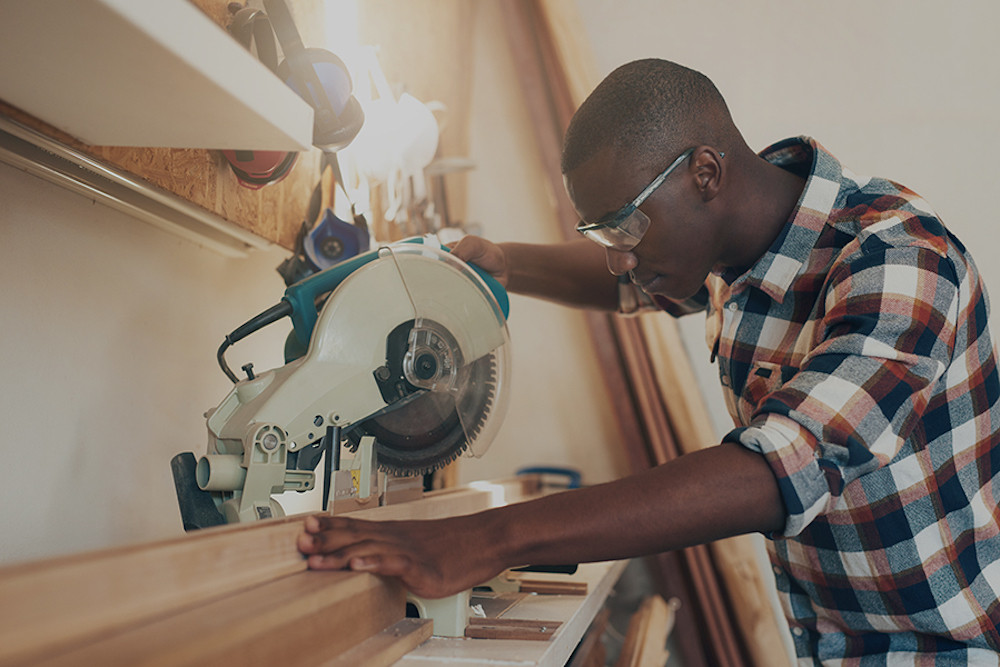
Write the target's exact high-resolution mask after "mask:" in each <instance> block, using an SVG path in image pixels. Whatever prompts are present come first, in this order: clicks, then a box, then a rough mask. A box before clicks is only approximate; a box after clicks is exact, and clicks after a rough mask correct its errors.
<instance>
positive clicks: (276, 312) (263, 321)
mask: <svg viewBox="0 0 1000 667" xmlns="http://www.w3.org/2000/svg"><path fill="white" fill-rule="evenodd" d="M291 313H292V304H290V303H288V302H287V301H285V300H281V301H279V302H278V303H277V304H275V305H273V306H271V307H270V308H268V309H267V310H265V311H264V312H263V313H260V314H259V315H257V316H256V317H254V318H253V319H251V320H248V321H246V322H244V323H243V324H241V325H240V326H238V327H236V329H234V330H233V332H232V333H230V334H229V335H228V336H226V339H225V340H223V341H222V345H221V346H219V352H218V354H217V355H216V356H217V358H218V360H219V366H220V367H221V368H222V372H223V373H225V374H226V377H228V378H229V379H230V380H232V381H233V384H236V383H237V382H239V378H237V377H236V374H235V373H233V372H232V371H231V370H229V364H227V363H226V350H228V349H229V348H230V346H232V344H233V343H235V342H237V341H240V340H243V339H244V338H246V337H247V336H249V335H250V334H252V333H253V332H255V331H257V330H259V329H263V328H264V327H266V326H267V325H268V324H272V323H274V322H277V321H278V320H280V319H281V318H283V317H288V316H289V315H291Z"/></svg>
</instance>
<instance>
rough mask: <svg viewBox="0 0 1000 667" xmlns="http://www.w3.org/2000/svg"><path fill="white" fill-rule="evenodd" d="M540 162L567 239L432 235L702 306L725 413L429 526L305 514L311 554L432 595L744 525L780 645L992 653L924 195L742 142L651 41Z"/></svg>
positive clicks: (991, 457)
mask: <svg viewBox="0 0 1000 667" xmlns="http://www.w3.org/2000/svg"><path fill="white" fill-rule="evenodd" d="M563 173H564V174H565V177H566V187H567V190H568V192H569V194H570V198H571V199H572V201H573V204H574V206H575V207H576V209H577V211H578V212H579V213H580V217H581V219H582V222H581V223H580V225H579V227H578V229H579V230H580V231H581V232H582V233H583V234H584V235H585V236H587V237H589V240H580V241H577V242H573V243H568V244H563V245H558V246H548V247H545V246H531V245H524V244H502V245H494V244H491V243H488V242H486V241H484V240H482V239H476V238H467V239H463V241H462V242H461V243H460V244H458V245H457V246H456V247H455V249H454V252H455V254H456V255H458V256H460V257H462V258H464V259H466V260H469V261H473V262H476V263H478V264H479V265H480V266H482V267H483V268H484V269H486V270H488V271H490V272H492V273H493V274H494V275H496V276H497V277H498V278H499V279H500V280H501V282H504V283H505V284H506V285H507V287H508V288H509V289H510V290H512V291H514V292H520V293H525V294H532V295H535V296H539V297H543V298H548V299H553V300H556V301H559V302H562V303H566V304H572V305H577V306H583V307H603V308H609V309H611V308H619V310H635V309H636V307H637V306H638V307H640V308H648V307H650V306H657V307H659V308H661V309H663V310H667V311H668V312H670V313H672V314H674V315H682V314H685V313H688V312H693V311H697V310H702V311H706V312H707V332H708V340H709V343H710V346H711V348H712V351H713V352H712V354H713V357H715V358H716V359H717V361H718V363H719V374H720V381H721V382H722V384H723V387H724V390H725V391H726V393H727V403H728V408H729V411H730V413H731V414H732V416H733V419H734V421H735V423H736V425H737V428H736V429H735V430H733V431H732V432H730V433H729V434H727V435H726V436H725V438H724V439H723V442H722V444H720V445H719V446H717V447H715V448H712V449H709V450H705V451H700V452H697V453H695V454H689V455H686V456H682V457H680V458H679V459H677V460H675V461H671V462H670V463H667V464H665V465H662V466H659V467H657V468H655V469H652V470H649V471H647V472H644V473H642V474H639V475H635V476H632V477H628V478H625V479H621V480H618V481H615V482H611V483H609V484H604V485H600V486H596V487H591V488H587V489H582V490H579V491H572V492H567V493H565V494H559V495H556V496H552V497H548V498H543V499H540V500H536V501H533V502H530V503H525V504H522V505H515V506H512V507H507V508H501V509H497V510H492V511H489V512H484V513H481V514H477V515H473V516H469V517H459V518H455V519H447V520H444V521H440V522H437V525H434V526H427V525H426V524H425V523H420V522H401V523H389V524H369V523H364V522H357V521H350V520H346V519H343V518H324V519H319V518H311V519H309V520H308V521H307V523H306V533H305V534H304V535H302V536H301V537H300V540H299V547H300V549H301V550H302V551H303V552H304V553H306V554H310V558H309V564H310V566H311V567H314V568H344V567H349V568H352V569H355V570H367V571H374V572H379V573H383V574H388V575H394V576H398V577H400V578H401V579H402V581H403V583H404V584H405V585H406V586H407V587H408V588H410V589H411V590H413V591H414V592H416V593H417V594H420V595H424V596H432V597H433V596H442V595H446V594H449V593H453V592H456V591H459V590H461V589H463V588H467V587H469V586H472V585H474V584H477V583H480V582H482V581H484V580H486V579H488V578H489V577H490V576H492V575H494V574H496V573H497V572H499V571H501V570H502V569H504V568H506V567H509V566H516V565H523V564H526V563H561V562H578V561H595V560H605V559H616V558H625V557H634V556H640V555H645V554H650V553H654V552H658V551H663V550H668V549H677V548H680V547H683V546H687V545H691V544H695V543H701V542H706V541H710V540H715V539H719V538H723V537H727V536H730V535H735V534H739V533H747V532H751V531H759V532H762V533H765V534H766V535H768V536H769V537H770V538H772V539H771V540H770V541H769V544H768V547H769V551H770V555H771V560H772V564H773V565H774V571H775V576H776V579H777V584H778V589H779V592H780V593H781V597H782V603H783V606H784V611H785V614H786V616H787V617H788V620H789V624H790V626H791V628H792V634H793V641H794V644H795V648H796V651H797V653H798V655H799V657H800V661H801V662H802V664H822V663H830V664H838V665H840V664H850V665H884V664H893V665H904V664H905V665H918V664H919V665H945V664H949V665H950V664H956V665H957V664H963V665H964V664H990V665H996V664H1000V657H998V653H997V651H998V649H1000V633H998V631H997V622H998V621H1000V604H998V595H997V591H998V590H1000V588H998V587H1000V562H998V556H1000V524H998V521H997V518H998V508H997V501H996V496H997V494H998V492H1000V489H997V480H998V477H997V473H998V469H1000V448H998V447H997V446H996V445H997V442H998V434H997V431H998V426H1000V412H998V405H997V402H998V397H1000V378H998V375H997V370H996V360H995V352H994V350H993V345H992V342H991V340H990V335H989V330H988V326H987V317H988V314H987V304H986V297H985V294H984V293H983V288H982V285H981V283H980V281H979V277H978V274H977V272H976V269H975V266H974V265H973V264H972V260H971V258H970V257H969V255H968V253H967V252H966V250H965V248H964V247H963V246H962V245H961V243H960V242H959V241H958V240H957V239H956V238H955V237H954V236H952V235H951V234H950V232H948V230H947V229H945V228H944V227H943V226H942V224H941V222H940V221H939V220H938V219H937V218H936V216H935V215H934V214H933V213H932V212H931V211H930V209H929V207H928V206H927V204H926V203H925V202H923V201H922V200H921V199H920V198H919V197H918V196H917V195H916V194H914V193H913V192H911V191H910V190H907V189H906V188H903V187H902V186H899V185H897V184H895V183H892V182H889V181H885V180H881V179H868V178H861V177H859V176H857V175H855V174H853V173H852V172H850V171H849V170H847V169H845V168H843V167H841V165H840V163H839V162H838V161H837V160H836V159H835V158H834V157H833V156H832V155H830V154H829V153H827V152H826V151H825V150H824V149H823V148H822V147H821V146H820V145H819V144H817V143H816V142H814V141H812V140H810V139H807V138H800V139H792V140H787V141H784V142H781V143H779V144H776V145H774V146H772V147H770V148H768V149H766V150H765V151H763V152H762V153H761V154H760V155H756V154H755V153H754V152H753V151H751V150H750V148H749V147H748V146H747V145H746V143H745V142H744V141H743V139H742V137H741V135H740V133H739V131H738V130H737V129H736V126H735V125H734V124H733V121H732V119H731V118H730V115H729V112H728V110H727V108H726V105H725V102H724V101H723V99H722V97H721V96H720V95H719V93H718V92H717V91H716V89H715V87H714V86H713V85H712V83H711V82H710V81H709V80H708V79H707V78H705V77H704V76H703V75H701V74H699V73H697V72H693V71H691V70H689V69H687V68H684V67H681V66H679V65H676V64H673V63H669V62H664V61H658V60H644V61H638V62H634V63H629V64H628V65H625V66H623V67H621V68H619V69H618V70H616V71H615V72H613V73H612V74H611V75H610V76H609V77H608V78H607V79H605V80H604V81H603V82H602V83H601V85H600V86H598V88H597V89H596V90H595V91H594V92H593V93H592V94H591V96H590V97H589V98H588V99H587V100H586V101H585V102H584V104H583V105H582V106H581V107H580V109H579V111H577V113H576V114H575V116H574V118H573V121H572V123H571V124H570V127H569V129H568V131H567V134H566V140H565V147H564V151H563ZM591 241H596V242H597V243H592V242H591ZM604 263H606V265H607V268H608V269H610V272H611V274H614V276H626V275H627V276H628V278H630V279H631V285H629V284H623V285H620V284H619V283H618V281H616V279H615V278H614V277H613V276H609V275H607V273H606V272H604V271H603V270H602V264H604ZM636 288H638V289H636ZM640 290H641V291H640ZM622 304H624V306H625V307H624V308H621V307H620V306H621V305H622ZM449 536H454V537H453V538H452V539H449Z"/></svg>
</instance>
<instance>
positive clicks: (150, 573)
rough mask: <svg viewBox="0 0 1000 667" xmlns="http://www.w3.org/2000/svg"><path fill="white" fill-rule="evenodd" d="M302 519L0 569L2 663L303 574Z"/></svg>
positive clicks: (59, 647) (246, 525)
mask: <svg viewBox="0 0 1000 667" xmlns="http://www.w3.org/2000/svg"><path fill="white" fill-rule="evenodd" d="M301 522H302V517H297V518H296V517H293V518H287V519H276V520H273V521H268V522H262V523H259V524H245V525H237V526H224V527H221V528H213V529H209V530H205V531H200V532H198V533H194V534H191V535H186V536H183V537H181V538H178V539H174V540H168V541H161V542H154V543H151V544H144V545H139V546H132V547H123V548H118V549H111V550H106V551H98V552H92V553H89V554H81V555H74V556H67V557H63V558H58V559H54V560H49V561H40V562H37V563H28V564H24V565H15V566H12V567H8V568H4V569H2V570H0V665H9V664H15V663H20V662H25V661H28V660H31V659H37V658H38V657H40V656H43V655H46V654H48V653H51V652H53V651H58V650H59V649H61V648H63V647H65V646H67V645H70V644H72V643H74V642H79V641H83V640H86V639H88V638H92V637H94V636H97V635H100V634H102V633H106V632H109V631H115V630H119V629H121V628H127V627H129V626H132V625H135V624H137V623H141V622H144V621H146V620H148V619H150V618H153V617H156V616H158V615H160V614H163V613H164V612H166V611H169V610H172V609H178V608H183V607H186V606H190V605H196V604H201V603H204V602H207V601H209V600H211V599H213V598H216V597H219V596H223V595H227V594H231V593H233V592H235V591H239V590H242V589H244V588H246V587H248V586H253V585H257V584H260V583H261V582H266V581H270V580H273V579H276V578H278V577H282V576H285V575H288V574H292V573H294V572H299V571H302V570H305V569H306V562H305V560H304V559H303V557H302V554H300V553H299V552H298V549H297V548H296V547H295V539H296V536H297V535H298V534H299V533H301V532H302V525H301Z"/></svg>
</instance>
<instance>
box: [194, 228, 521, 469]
mask: <svg viewBox="0 0 1000 667" xmlns="http://www.w3.org/2000/svg"><path fill="white" fill-rule="evenodd" d="M376 260H378V261H376ZM489 280H490V281H492V282H493V284H494V287H493V288H492V289H491V288H490V287H488V286H487V284H486V281H485V280H484V279H483V278H482V275H481V274H480V273H477V272H475V271H473V270H472V269H471V268H470V265H468V264H465V263H464V262H462V261H461V260H459V259H457V258H455V257H453V256H452V255H451V254H450V253H449V252H447V251H446V250H444V249H441V248H435V247H432V246H430V245H425V244H423V243H412V242H411V243H401V244H396V245H393V246H391V247H389V248H382V249H380V250H378V251H373V252H370V253H366V254H365V255H360V256H358V257H356V258H354V259H352V260H351V261H349V262H346V263H345V264H344V265H338V266H336V267H333V268H331V269H328V270H327V271H324V272H322V273H319V274H315V275H314V276H310V277H309V278H307V279H306V280H304V281H302V282H301V283H297V284H296V285H294V286H292V287H291V288H289V289H288V290H286V295H285V299H287V300H288V301H289V302H290V303H292V306H293V313H292V320H293V325H294V327H295V330H294V332H293V336H294V337H295V338H296V339H299V337H300V336H305V335H306V332H308V334H309V338H308V341H309V347H308V351H307V352H306V354H305V355H304V356H302V357H300V358H297V359H294V360H293V361H290V362H289V363H287V364H286V365H285V366H283V367H281V368H277V369H274V370H271V371H267V372H265V373H262V374H260V375H259V376H257V378H256V379H254V380H252V381H242V382H240V383H239V384H238V385H237V386H236V387H235V388H234V390H233V392H232V393H231V394H230V396H229V397H227V399H226V400H225V401H223V403H222V404H221V405H220V406H219V408H218V410H217V411H215V413H214V414H213V415H211V417H210V418H209V420H208V426H209V430H210V432H211V433H212V434H214V437H215V438H217V439H219V440H222V441H233V440H237V441H244V440H245V435H246V432H247V429H248V428H250V427H251V425H257V426H259V425H260V424H265V423H266V424H274V425H276V426H278V427H280V428H281V429H282V430H283V431H284V432H285V433H286V434H287V442H288V449H289V451H297V450H299V449H301V448H303V447H305V446H306V445H307V444H309V442H311V441H312V439H313V438H314V437H319V435H320V434H321V431H319V430H318V427H319V426H323V427H325V426H326V425H327V424H334V423H335V424H336V425H338V426H341V427H342V428H344V429H347V428H348V427H350V426H351V425H352V424H354V423H357V422H360V421H362V420H363V419H365V418H366V417H368V416H370V415H372V414H373V413H375V412H377V411H379V410H382V409H383V408H385V407H386V405H387V402H386V400H384V398H383V397H382V396H381V395H380V393H379V391H378V389H377V386H376V383H375V379H374V373H375V371H376V370H377V369H378V368H379V367H381V366H382V365H383V364H384V363H385V355H386V344H385V341H386V339H387V336H388V335H389V333H390V332H391V331H393V329H395V328H396V327H397V326H398V325H400V324H401V323H404V322H407V321H410V320H413V321H414V322H415V325H416V326H415V328H420V326H421V323H422V322H433V323H437V324H438V325H443V326H444V327H445V328H447V330H448V331H449V332H450V333H451V334H452V336H453V338H454V340H455V341H456V343H457V347H458V349H459V351H460V356H461V360H462V364H463V365H467V364H471V363H472V362H474V361H476V360H477V359H480V358H481V357H483V356H484V355H486V354H489V353H495V354H494V356H495V358H496V363H495V364H494V366H495V372H494V374H493V375H494V378H492V379H493V385H494V386H493V387H492V392H493V400H491V401H490V414H489V415H486V417H488V418H487V419H485V420H484V419H483V415H481V414H480V415H473V417H474V419H470V420H469V421H471V422H473V423H475V424H476V425H477V428H475V429H474V432H469V430H470V429H467V435H468V436H469V437H468V441H469V446H468V450H469V451H470V452H471V453H472V454H474V455H476V456H480V455H481V454H482V453H483V452H484V451H485V449H486V447H487V446H488V445H489V443H490V442H491V440H492V439H493V436H494V435H495V432H496V429H497V428H498V427H499V423H500V421H502V416H503V413H504V412H505V409H506V403H507V393H508V392H507V380H506V378H507V376H508V375H509V364H510V362H509V354H508V353H507V349H508V347H509V346H508V345H507V343H508V342H509V335H508V332H507V326H506V318H505V313H506V306H507V299H506V292H505V291H504V290H503V288H502V287H501V286H500V285H499V283H496V281H495V280H493V279H492V278H490V279H489ZM331 289H332V290H333V291H332V293H331V295H330V297H329V298H328V299H327V302H326V304H325V305H324V306H323V309H322V314H317V309H316V305H315V304H316V302H317V300H318V297H320V296H322V295H323V294H324V293H325V292H326V291H329V290H331ZM498 295H499V296H501V297H502V298H501V299H499V300H498V299H497V296H498ZM462 389H463V388H462V387H454V388H452V390H454V391H461V390H462ZM459 416H460V418H462V420H463V424H464V423H465V422H466V419H464V418H463V416H462V415H459ZM244 444H245V443H244ZM243 450H244V451H246V448H243ZM232 453H237V452H232Z"/></svg>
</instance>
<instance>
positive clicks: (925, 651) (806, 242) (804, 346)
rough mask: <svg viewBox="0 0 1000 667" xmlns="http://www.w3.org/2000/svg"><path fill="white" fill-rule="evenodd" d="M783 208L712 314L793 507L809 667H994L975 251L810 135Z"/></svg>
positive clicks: (992, 527) (747, 432)
mask: <svg viewBox="0 0 1000 667" xmlns="http://www.w3.org/2000/svg"><path fill="white" fill-rule="evenodd" d="M761 155H762V157H764V158H765V159H767V160H768V161H770V162H772V163H773V164H777V165H779V166H781V167H783V168H785V169H788V170H790V171H793V172H795V173H798V174H799V175H801V176H803V177H804V178H806V179H807V182H806V186H805V189H804V190H803V193H802V196H801V198H800V200H799V202H798V205H797V206H796V209H795V212H794V213H793V217H792V219H791V220H790V221H789V223H788V224H787V225H786V226H785V228H784V230H783V231H782V233H781V235H780V237H779V238H778V239H777V240H776V241H775V242H774V244H773V245H772V247H771V248H770V250H769V251H768V252H767V253H766V254H765V255H764V256H763V257H762V258H761V259H760V260H759V261H758V262H757V264H756V265H754V266H753V267H752V268H751V269H750V270H749V271H747V272H746V273H743V274H742V275H715V274H713V275H711V276H710V277H709V280H708V282H707V284H706V290H703V294H702V295H700V298H696V299H694V300H693V301H692V302H691V303H685V304H671V303H668V302H667V301H666V300H662V299H660V298H658V299H657V303H658V305H659V306H660V307H661V308H663V309H665V310H668V311H671V312H673V313H674V314H682V313H683V312H689V311H690V309H691V308H692V307H698V306H701V307H702V309H703V310H707V313H708V315H707V320H708V321H707V335H708V343H709V346H710V348H711V349H712V350H713V356H714V357H717V359H718V363H719V375H720V379H721V382H722V384H723V386H724V389H725V393H726V396H727V403H728V408H729V411H730V413H731V414H732V416H733V419H734V420H735V422H736V424H737V428H736V429H735V430H733V431H732V432H730V433H729V434H728V435H727V436H726V437H725V440H727V441H732V442H738V443H740V444H742V445H743V446H745V447H747V448H749V449H752V450H754V451H757V452H761V453H762V454H763V455H764V456H765V457H766V459H767V462H768V463H769V464H770V466H771V469H772V470H773V471H774V474H775V477H776V478H777V481H778V485H779V488H780V491H781V495H782V498H783V499H784V502H785V507H786V509H787V521H786V525H785V529H784V533H783V535H772V536H771V537H772V538H773V539H772V540H769V543H768V551H769V554H770V557H771V562H772V565H773V569H774V574H775V578H776V580H777V586H778V590H779V595H780V597H781V600H782V605H783V607H784V611H785V615H786V617H787V618H788V621H789V624H790V627H791V630H792V635H793V643H794V644H795V649H796V652H797V654H798V656H799V663H800V665H814V664H824V665H969V664H972V665H980V664H982V665H998V664H1000V657H998V650H1000V631H998V629H997V623H998V621H1000V600H998V593H1000V525H998V517H1000V510H998V500H1000V488H998V484H1000V476H998V473H1000V447H998V446H997V445H998V439H1000V436H998V428H1000V405H998V399H1000V379H998V375H997V368H996V353H995V350H994V349H993V344H992V342H991V340H990V334H989V328H988V322H987V318H988V313H987V299H986V294H985V292H984V290H983V286H982V283H981V282H980V279H979V275H978V273H977V270H976V267H975V266H974V265H973V263H972V259H971V257H970V256H969V254H968V252H967V251H966V249H965V248H964V247H963V246H962V244H961V243H960V242H959V241H958V239H956V238H955V237H954V236H953V235H952V234H951V233H950V232H949V231H948V230H947V229H945V227H944V226H943V225H942V224H941V222H940V221H939V220H938V218H937V216H936V215H935V214H934V213H933V212H932V211H931V209H930V207H929V206H928V205H927V204H926V202H924V201H923V200H922V199H920V197H919V196H917V195H916V194H915V193H914V192H912V191H910V190H908V189H906V188H904V187H902V186H900V185H898V184H896V183H893V182H890V181H887V180H882V179H869V178H861V177H859V176H857V175H855V174H853V173H852V172H850V171H849V170H847V169H845V168H843V167H842V166H841V164H840V163H839V162H838V161H837V160H836V158H834V157H833V156H832V155H830V154H829V153H828V152H826V151H825V150H824V149H823V148H822V147H821V146H819V144H817V143H816V142H814V141H812V140H811V139H809V138H806V137H803V138H798V139H789V140H786V141H783V142H780V143H778V144H775V145H774V146H771V147H770V148H768V149H766V150H765V151H763V152H762V153H761Z"/></svg>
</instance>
